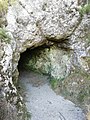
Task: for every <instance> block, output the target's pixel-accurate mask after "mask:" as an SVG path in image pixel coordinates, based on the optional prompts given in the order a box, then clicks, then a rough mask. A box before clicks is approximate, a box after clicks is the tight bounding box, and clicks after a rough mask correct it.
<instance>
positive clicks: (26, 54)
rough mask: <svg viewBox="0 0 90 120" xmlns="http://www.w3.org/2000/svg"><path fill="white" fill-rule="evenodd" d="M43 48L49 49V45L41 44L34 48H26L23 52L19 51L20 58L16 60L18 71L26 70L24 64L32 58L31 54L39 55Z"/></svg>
mask: <svg viewBox="0 0 90 120" xmlns="http://www.w3.org/2000/svg"><path fill="white" fill-rule="evenodd" d="M45 48H48V49H50V46H47V45H43V46H39V47H37V48H34V49H27V50H26V51H25V52H23V53H21V55H20V60H19V62H18V70H19V72H21V71H25V70H27V68H26V64H27V63H28V62H29V60H30V59H32V57H33V56H34V57H35V56H39V55H40V53H41V51H44V50H45Z"/></svg>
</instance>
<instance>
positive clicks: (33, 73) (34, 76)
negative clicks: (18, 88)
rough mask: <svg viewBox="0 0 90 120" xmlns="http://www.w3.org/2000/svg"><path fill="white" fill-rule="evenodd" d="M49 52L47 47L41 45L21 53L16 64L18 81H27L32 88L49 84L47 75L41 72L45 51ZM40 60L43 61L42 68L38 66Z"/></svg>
mask: <svg viewBox="0 0 90 120" xmlns="http://www.w3.org/2000/svg"><path fill="white" fill-rule="evenodd" d="M46 49H47V50H49V46H46V45H43V46H40V47H37V48H34V49H27V50H26V51H25V52H23V53H21V55H20V60H19V62H18V71H19V81H21V83H24V82H23V80H26V79H28V80H29V82H30V84H32V85H33V86H39V85H42V84H45V83H46V82H49V79H48V78H49V77H48V74H46V73H45V71H44V70H42V69H43V68H44V67H43V66H44V59H43V58H40V57H42V55H43V53H45V50H46ZM40 59H43V60H42V61H41V62H42V66H40V64H41V63H40V61H39V60H40Z"/></svg>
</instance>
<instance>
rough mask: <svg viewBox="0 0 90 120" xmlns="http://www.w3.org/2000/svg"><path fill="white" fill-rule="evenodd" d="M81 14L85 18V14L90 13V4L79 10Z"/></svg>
mask: <svg viewBox="0 0 90 120" xmlns="http://www.w3.org/2000/svg"><path fill="white" fill-rule="evenodd" d="M79 13H80V15H81V16H83V15H84V14H88V13H90V4H86V5H84V6H83V7H82V8H81V9H80V10H79Z"/></svg>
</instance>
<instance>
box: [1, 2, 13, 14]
mask: <svg viewBox="0 0 90 120" xmlns="http://www.w3.org/2000/svg"><path fill="white" fill-rule="evenodd" d="M14 1H15V0H0V15H3V14H5V13H6V12H7V10H8V6H9V4H12V3H14Z"/></svg>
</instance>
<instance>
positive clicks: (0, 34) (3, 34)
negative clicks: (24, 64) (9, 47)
mask: <svg viewBox="0 0 90 120" xmlns="http://www.w3.org/2000/svg"><path fill="white" fill-rule="evenodd" d="M0 40H1V42H6V43H10V40H11V38H10V36H9V34H8V33H7V31H6V30H4V29H3V28H0Z"/></svg>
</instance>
